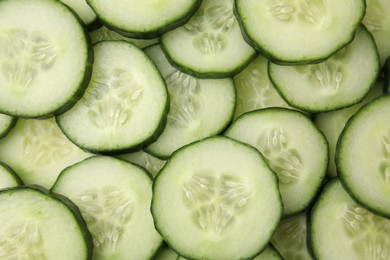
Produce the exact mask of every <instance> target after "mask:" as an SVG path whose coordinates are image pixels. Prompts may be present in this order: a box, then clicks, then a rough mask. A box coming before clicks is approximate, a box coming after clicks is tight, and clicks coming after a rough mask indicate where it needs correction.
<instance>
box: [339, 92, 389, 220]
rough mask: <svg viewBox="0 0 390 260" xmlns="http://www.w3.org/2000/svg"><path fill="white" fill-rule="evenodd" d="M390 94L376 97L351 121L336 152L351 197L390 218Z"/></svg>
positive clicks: (340, 171) (341, 178) (343, 179)
mask: <svg viewBox="0 0 390 260" xmlns="http://www.w3.org/2000/svg"><path fill="white" fill-rule="evenodd" d="M389 115H390V95H385V96H382V97H379V98H377V99H374V100H373V101H371V102H369V103H368V104H366V105H365V106H363V107H362V108H361V109H360V110H359V111H358V112H357V113H356V114H354V116H352V118H351V119H350V120H349V121H348V122H347V125H346V126H345V128H344V130H343V132H342V133H341V136H340V137H339V142H338V146H337V152H336V165H337V169H338V173H339V177H340V180H341V181H342V183H343V184H344V185H345V187H346V189H347V190H348V192H350V193H351V196H352V197H353V198H354V199H355V200H356V201H358V202H359V203H360V204H362V205H364V206H365V207H367V208H369V209H370V210H372V211H373V212H376V213H377V214H382V215H384V216H386V217H388V218H390V199H389V198H390V120H389Z"/></svg>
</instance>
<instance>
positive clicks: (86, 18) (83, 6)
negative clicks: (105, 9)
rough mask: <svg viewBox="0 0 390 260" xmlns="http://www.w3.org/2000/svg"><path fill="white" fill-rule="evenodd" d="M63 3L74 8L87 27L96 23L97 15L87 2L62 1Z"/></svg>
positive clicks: (75, 0)
mask: <svg viewBox="0 0 390 260" xmlns="http://www.w3.org/2000/svg"><path fill="white" fill-rule="evenodd" d="M61 2H63V3H64V4H66V5H67V6H69V7H70V8H72V9H73V10H74V11H75V12H76V13H77V14H78V15H79V17H80V18H81V20H82V21H83V22H84V24H85V25H87V26H88V25H91V24H92V23H94V22H96V20H97V17H96V14H95V12H94V11H93V10H92V9H91V7H90V6H89V5H88V4H87V2H86V0H61Z"/></svg>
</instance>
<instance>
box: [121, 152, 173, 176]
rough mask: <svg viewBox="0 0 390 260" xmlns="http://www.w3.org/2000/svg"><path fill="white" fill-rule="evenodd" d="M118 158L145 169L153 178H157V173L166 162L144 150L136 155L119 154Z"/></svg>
mask: <svg viewBox="0 0 390 260" xmlns="http://www.w3.org/2000/svg"><path fill="white" fill-rule="evenodd" d="M116 157H118V158H121V159H123V160H126V161H129V162H132V163H135V164H137V165H139V166H141V167H143V168H144V169H145V170H147V171H148V173H150V174H151V175H152V177H153V178H154V177H156V175H157V173H158V172H159V171H160V170H161V168H162V167H163V166H164V165H165V162H166V161H165V160H161V159H159V158H157V157H154V156H153V155H150V154H148V153H147V152H144V151H142V150H141V151H138V152H134V153H125V154H118V155H117V156H116Z"/></svg>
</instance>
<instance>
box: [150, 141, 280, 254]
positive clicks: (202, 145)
mask: <svg viewBox="0 0 390 260" xmlns="http://www.w3.org/2000/svg"><path fill="white" fill-rule="evenodd" d="M151 210H152V214H153V217H154V221H155V226H156V228H157V230H158V231H159V233H160V234H161V235H162V236H163V238H164V240H165V241H166V242H167V244H168V245H169V246H170V247H171V248H173V249H174V250H175V251H176V252H178V253H179V254H180V255H181V256H183V257H185V258H189V259H246V258H251V257H255V256H256V255H257V254H259V253H260V252H261V250H263V249H264V248H265V247H266V246H267V244H268V241H269V240H270V238H271V236H272V234H273V231H274V229H275V228H276V225H277V224H278V222H279V220H280V217H281V215H282V203H281V200H280V195H279V190H278V185H277V178H276V175H275V174H274V173H273V172H272V171H271V169H270V168H269V167H268V165H267V164H266V162H265V160H264V159H263V157H262V156H261V154H260V153H259V152H258V151H257V150H256V149H254V148H253V147H251V146H248V145H245V144H243V143H240V142H237V141H234V140H232V139H230V138H226V137H210V138H206V139H203V140H202V141H198V142H195V143H192V144H190V145H188V146H185V147H184V148H181V149H180V150H178V151H177V152H175V153H174V154H173V155H172V157H171V158H170V160H169V161H168V162H167V164H166V165H165V166H164V168H163V169H162V170H161V172H160V173H159V174H158V175H157V177H156V179H155V181H154V184H153V200H152V207H151ZM249 223H250V224H249Z"/></svg>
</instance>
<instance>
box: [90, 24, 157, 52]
mask: <svg viewBox="0 0 390 260" xmlns="http://www.w3.org/2000/svg"><path fill="white" fill-rule="evenodd" d="M89 36H90V37H91V41H92V43H93V44H95V43H97V42H101V41H111V40H114V41H120V40H122V41H128V42H131V43H133V44H134V45H135V46H137V47H138V48H145V47H147V46H149V45H152V44H155V43H157V38H154V39H136V38H129V37H125V36H123V35H122V34H119V33H117V32H115V31H112V30H110V29H108V28H107V27H105V26H101V27H100V28H98V29H96V30H93V31H91V32H90V33H89Z"/></svg>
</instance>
